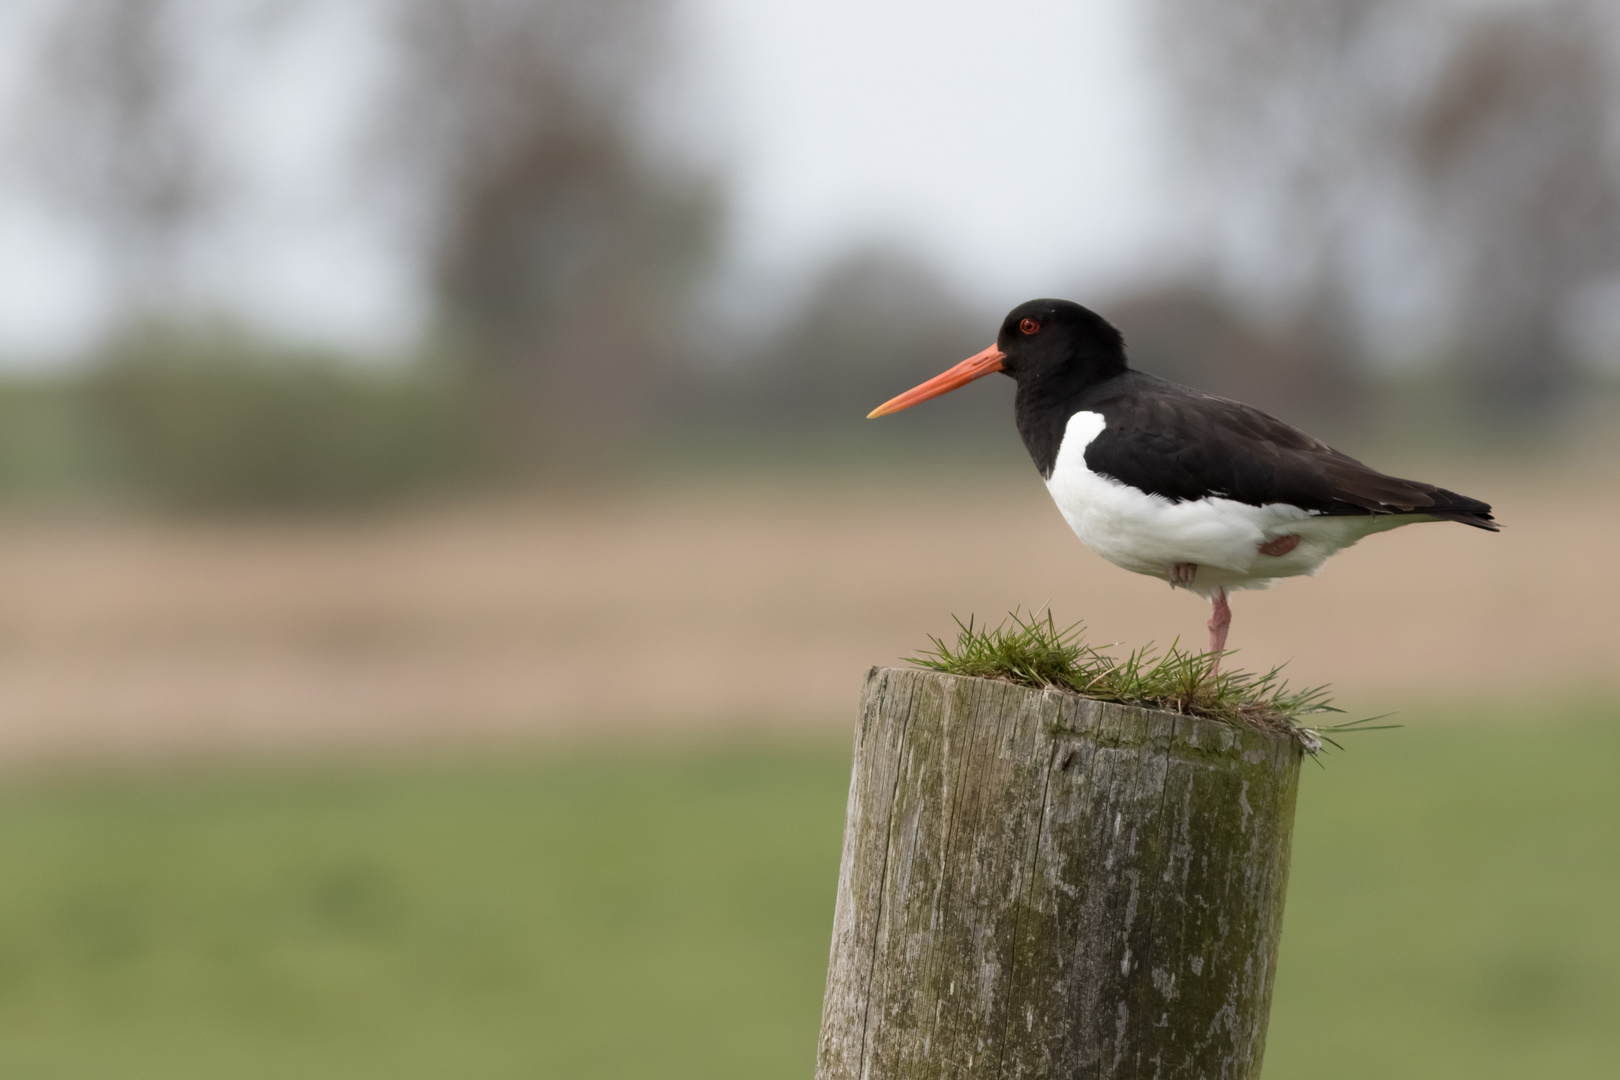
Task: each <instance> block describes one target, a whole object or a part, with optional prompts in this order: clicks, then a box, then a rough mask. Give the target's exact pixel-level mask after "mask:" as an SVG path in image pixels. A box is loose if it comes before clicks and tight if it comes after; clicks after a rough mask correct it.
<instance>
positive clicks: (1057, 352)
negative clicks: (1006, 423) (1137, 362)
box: [867, 300, 1125, 419]
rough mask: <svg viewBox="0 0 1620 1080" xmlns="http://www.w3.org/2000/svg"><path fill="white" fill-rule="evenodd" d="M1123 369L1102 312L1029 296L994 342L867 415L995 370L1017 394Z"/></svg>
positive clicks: (1090, 380) (1119, 343) (1044, 392)
mask: <svg viewBox="0 0 1620 1080" xmlns="http://www.w3.org/2000/svg"><path fill="white" fill-rule="evenodd" d="M1124 370H1125V343H1124V341H1123V340H1122V339H1121V338H1120V336H1119V331H1118V330H1115V329H1114V328H1113V327H1112V326H1110V325H1109V324H1108V320H1106V319H1104V318H1103V317H1102V316H1101V315H1098V314H1097V313H1096V312H1094V311H1091V310H1089V309H1087V308H1083V307H1081V306H1080V305H1079V304H1076V303H1073V302H1071V301H1068V300H1030V301H1027V302H1025V303H1022V304H1019V305H1018V306H1017V307H1015V308H1013V309H1012V311H1011V312H1010V313H1009V314H1008V315H1007V318H1006V319H1005V320H1004V321H1003V322H1002V324H1001V333H1000V334H998V335H997V336H996V343H995V344H994V345H992V346H990V347H989V348H988V349H985V350H984V351H983V352H981V353H978V354H976V355H974V356H970V357H968V358H967V359H966V360H964V361H962V362H961V363H960V364H957V365H956V366H955V367H953V368H951V369H950V370H949V371H946V372H944V373H942V374H940V375H936V376H934V377H933V378H932V379H929V380H928V381H927V382H925V383H923V384H922V385H920V386H915V387H913V388H911V389H910V390H907V391H906V392H905V393H903V394H901V395H900V396H899V397H896V398H891V399H890V400H889V401H886V402H884V403H883V404H882V405H879V406H878V407H877V408H876V409H873V410H872V411H871V412H870V413H869V414H867V418H868V419H870V418H872V417H874V416H884V415H886V414H888V413H892V412H899V411H900V410H901V409H909V408H911V407H912V406H913V405H916V404H919V403H921V402H924V401H927V400H928V399H929V398H933V397H938V396H939V395H941V394H945V393H949V392H950V391H952V390H955V389H956V388H957V387H959V386H966V385H967V384H968V383H970V382H972V381H973V380H974V379H981V378H983V377H984V376H986V375H989V374H991V373H992V372H996V371H1000V372H1003V373H1004V374H1007V375H1010V376H1012V377H1013V378H1014V379H1016V380H1017V381H1018V395H1019V398H1020V399H1021V400H1022V399H1025V398H1026V397H1033V398H1037V399H1038V398H1055V397H1057V396H1059V395H1074V394H1077V393H1079V392H1080V391H1082V390H1084V389H1085V388H1086V387H1088V386H1091V385H1093V384H1095V383H1099V382H1101V381H1102V380H1104V379H1108V378H1112V377H1113V376H1115V375H1118V374H1120V373H1121V372H1123V371H1124Z"/></svg>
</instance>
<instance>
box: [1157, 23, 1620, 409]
mask: <svg viewBox="0 0 1620 1080" xmlns="http://www.w3.org/2000/svg"><path fill="white" fill-rule="evenodd" d="M1156 11H1157V16H1158V20H1157V26H1158V28H1159V32H1160V36H1161V40H1162V42H1163V43H1164V45H1165V48H1166V52H1167V55H1168V57H1169V60H1170V63H1169V65H1168V70H1169V71H1170V73H1171V74H1170V85H1171V88H1172V98H1173V101H1174V102H1175V104H1176V107H1177V111H1178V114H1179V115H1180V117H1181V119H1182V121H1183V122H1184V124H1185V128H1186V130H1187V132H1188V134H1189V136H1190V137H1189V139H1188V145H1189V146H1190V147H1191V149H1192V151H1193V154H1194V156H1195V158H1196V160H1197V161H1199V162H1200V163H1201V168H1199V169H1197V170H1194V174H1195V175H1196V176H1197V177H1198V179H1199V181H1200V182H1203V183H1204V184H1205V194H1206V196H1207V198H1208V201H1209V203H1208V206H1207V207H1205V210H1204V212H1205V216H1206V218H1207V219H1208V220H1210V221H1212V222H1213V223H1214V226H1215V228H1216V231H1217V233H1218V236H1219V241H1218V246H1219V247H1220V248H1221V250H1222V254H1223V257H1224V259H1225V261H1226V265H1227V266H1228V268H1229V270H1230V272H1231V273H1232V276H1233V277H1235V278H1238V279H1241V280H1243V281H1245V282H1247V283H1249V284H1250V285H1251V286H1252V287H1254V288H1256V289H1257V291H1259V292H1261V293H1263V294H1265V295H1267V296H1269V297H1271V298H1272V299H1273V301H1274V302H1276V303H1280V306H1281V307H1282V308H1284V309H1285V310H1288V311H1292V312H1294V314H1293V315H1292V316H1290V319H1291V321H1292V322H1293V323H1294V325H1296V326H1299V327H1304V328H1305V329H1306V330H1307V331H1308V336H1310V337H1313V338H1315V339H1316V340H1317V341H1319V342H1321V343H1323V345H1324V346H1325V347H1324V348H1323V349H1322V350H1321V353H1322V355H1324V356H1326V357H1327V358H1328V359H1329V362H1330V364H1329V366H1331V365H1332V364H1342V363H1343V362H1344V361H1345V360H1347V359H1349V358H1354V357H1358V356H1359V357H1360V358H1362V359H1365V358H1367V356H1368V355H1369V354H1370V353H1372V352H1374V351H1376V350H1378V349H1384V350H1386V351H1390V350H1392V345H1391V342H1390V341H1389V340H1388V336H1389V334H1388V327H1387V326H1383V325H1380V324H1381V322H1385V321H1387V319H1386V317H1387V316H1388V315H1389V313H1390V312H1391V311H1392V310H1399V309H1402V308H1405V309H1413V308H1416V309H1419V311H1420V313H1421V314H1420V316H1419V320H1421V321H1426V322H1428V323H1429V324H1431V326H1430V327H1428V328H1423V330H1422V332H1418V331H1411V327H1412V325H1413V322H1414V321H1415V320H1412V319H1410V318H1409V319H1408V320H1407V323H1406V327H1407V329H1408V330H1409V331H1411V332H1409V333H1408V336H1409V337H1423V338H1434V339H1439V340H1440V343H1441V344H1440V348H1441V350H1442V351H1443V352H1448V353H1450V354H1452V355H1453V356H1454V357H1455V360H1456V363H1455V365H1454V370H1456V371H1457V372H1458V374H1459V375H1461V376H1463V377H1464V378H1465V379H1466V380H1467V382H1468V385H1469V386H1470V387H1471V388H1472V389H1473V390H1474V391H1475V393H1476V399H1477V400H1479V401H1480V402H1482V403H1485V404H1487V405H1490V406H1492V407H1493V408H1498V409H1501V408H1505V407H1507V406H1510V405H1511V406H1514V407H1515V408H1522V407H1523V406H1524V405H1525V404H1527V403H1534V402H1540V403H1542V404H1551V403H1553V402H1556V401H1558V400H1559V399H1561V398H1564V397H1567V396H1568V395H1569V394H1570V392H1571V391H1572V389H1573V386H1574V382H1575V379H1576V375H1577V368H1576V366H1575V365H1574V364H1573V363H1572V362H1571V359H1570V357H1569V355H1568V349H1567V348H1566V346H1565V345H1564V344H1563V340H1564V338H1563V336H1562V335H1561V334H1560V332H1559V324H1560V320H1561V318H1562V313H1563V312H1564V311H1565V309H1566V308H1567V305H1568V304H1569V303H1570V301H1571V300H1572V298H1573V297H1574V295H1575V294H1576V293H1577V292H1578V291H1579V290H1581V289H1582V288H1583V287H1585V286H1588V285H1590V284H1592V283H1593V282H1594V281H1595V280H1597V279H1600V278H1602V277H1604V276H1606V275H1611V274H1613V273H1615V272H1616V269H1617V268H1620V171H1617V168H1616V156H1615V135H1616V130H1617V127H1620V98H1617V96H1616V95H1617V86H1616V66H1617V64H1616V49H1615V38H1616V35H1615V28H1616V27H1615V22H1614V19H1613V16H1612V14H1611V13H1608V12H1607V11H1606V10H1605V9H1604V8H1602V7H1600V6H1599V5H1598V4H1596V3H1593V2H1590V0H1541V2H1539V3H1537V4H1534V5H1515V6H1514V7H1512V8H1509V9H1501V8H1494V7H1483V8H1482V7H1473V6H1467V7H1465V6H1460V5H1456V4H1453V3H1448V2H1446V0H1260V2H1247V0H1246V2H1243V3H1237V2H1231V0H1229V2H1227V3H1219V4H1209V3H1204V2H1199V0H1158V2H1157V7H1156ZM1279 298H1280V300H1279ZM1433 327H1440V328H1442V329H1441V330H1440V331H1439V332H1434V331H1433V329H1432V328H1433ZM1381 336H1382V337H1383V338H1384V340H1380V337H1381Z"/></svg>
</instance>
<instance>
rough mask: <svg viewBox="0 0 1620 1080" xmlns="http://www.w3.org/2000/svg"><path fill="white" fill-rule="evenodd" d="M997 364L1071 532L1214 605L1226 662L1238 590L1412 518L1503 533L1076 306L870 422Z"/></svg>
mask: <svg viewBox="0 0 1620 1080" xmlns="http://www.w3.org/2000/svg"><path fill="white" fill-rule="evenodd" d="M996 371H999V372H1002V373H1003V374H1005V375H1010V376H1011V377H1012V378H1013V379H1014V380H1015V381H1016V382H1017V383H1018V392H1017V397H1016V399H1015V405H1014V413H1015V416H1016V418H1017V421H1018V433H1019V434H1020V435H1022V436H1023V439H1024V446H1025V447H1027V448H1028V449H1029V456H1030V457H1031V458H1033V459H1034V460H1035V467H1036V468H1037V469H1039V470H1040V472H1041V476H1042V477H1043V478H1044V479H1045V480H1046V487H1047V490H1048V491H1050V492H1051V494H1052V499H1053V501H1054V502H1056V503H1057V507H1058V509H1059V510H1060V511H1062V513H1063V517H1064V518H1065V519H1066V520H1067V521H1068V523H1069V526H1070V528H1072V529H1074V531H1075V534H1076V535H1077V536H1079V537H1080V540H1081V542H1082V543H1084V544H1085V545H1086V546H1087V547H1089V548H1091V549H1092V550H1093V551H1095V552H1097V554H1099V555H1101V556H1102V557H1103V558H1105V559H1107V560H1108V561H1109V562H1111V563H1113V564H1114V565H1116V566H1121V567H1124V568H1125V569H1126V570H1130V571H1133V572H1135V573H1138V574H1147V575H1148V576H1150V577H1156V578H1162V579H1164V580H1165V581H1168V582H1169V583H1170V586H1171V588H1182V589H1188V590H1190V591H1192V592H1194V593H1197V594H1199V595H1200V596H1203V597H1204V598H1205V599H1207V600H1209V601H1210V602H1211V604H1212V606H1213V609H1214V610H1213V614H1212V615H1211V616H1210V620H1209V648H1210V651H1211V652H1213V653H1215V654H1216V658H1217V659H1216V663H1217V664H1218V663H1219V656H1220V654H1221V652H1222V651H1223V650H1224V649H1225V648H1226V634H1227V629H1228V627H1230V625H1231V622H1232V610H1231V607H1230V605H1229V604H1228V602H1227V594H1228V593H1230V592H1232V591H1234V590H1237V589H1263V588H1265V587H1267V586H1268V585H1269V584H1271V582H1272V580H1274V579H1276V578H1284V577H1295V576H1298V575H1301V574H1314V573H1316V571H1317V570H1318V569H1320V568H1321V566H1322V564H1323V563H1325V562H1326V561H1327V560H1328V559H1329V558H1330V557H1332V556H1333V555H1335V554H1337V553H1338V552H1340V551H1342V550H1343V549H1345V548H1347V547H1349V546H1350V545H1351V544H1354V543H1355V542H1356V541H1357V540H1360V539H1361V538H1362V537H1364V536H1368V535H1371V534H1372V533H1375V532H1383V531H1384V530H1386V529H1393V528H1395V527H1397V526H1399V525H1411V524H1413V523H1415V522H1419V521H1458V522H1461V523H1462V524H1464V525H1472V526H1474V527H1475V528H1479V529H1489V530H1491V531H1492V532H1495V531H1496V530H1497V528H1498V526H1497V524H1496V523H1495V522H1494V521H1493V520H1492V518H1491V508H1490V506H1489V505H1487V504H1486V503H1483V502H1480V501H1479V500H1478V499H1470V498H1468V497H1467V496H1466V495H1458V494H1457V493H1456V492H1453V491H1447V490H1446V489H1445V488H1441V487H1436V486H1435V485H1433V484H1425V483H1422V482H1420V481H1417V480H1400V479H1397V478H1396V477H1393V476H1386V475H1384V474H1383V473H1381V472H1377V471H1375V470H1373V469H1369V468H1368V467H1367V466H1365V465H1363V464H1362V463H1361V462H1359V461H1357V460H1356V459H1355V458H1352V457H1349V456H1348V455H1346V454H1341V453H1340V452H1339V451H1337V450H1335V449H1333V448H1332V447H1331V446H1328V445H1327V444H1326V443H1323V442H1321V441H1320V440H1318V439H1314V438H1312V437H1311V436H1309V435H1307V434H1305V433H1304V432H1303V431H1300V430H1299V429H1298V428H1296V427H1293V426H1291V425H1289V424H1285V423H1283V422H1282V421H1281V420H1278V419H1276V418H1275V417H1272V416H1269V415H1267V414H1266V413H1263V412H1261V411H1260V410H1259V409H1255V408H1251V407H1250V406H1248V405H1244V404H1241V403H1239V402H1236V401H1229V400H1227V399H1225V398H1219V397H1215V396H1213V395H1211V394H1204V393H1200V392H1199V391H1197V390H1192V389H1189V388H1188V387H1185V386H1178V385H1176V384H1175V383H1172V382H1167V381H1166V380H1164V379H1160V378H1157V377H1155V376H1153V375H1149V374H1146V373H1145V372H1140V371H1133V370H1131V369H1130V367H1129V366H1127V364H1126V362H1125V343H1124V339H1123V338H1122V337H1121V336H1120V333H1119V331H1118V330H1116V329H1114V327H1113V326H1112V325H1110V324H1109V323H1108V322H1107V320H1105V319H1103V318H1102V316H1100V315H1098V314H1096V313H1095V312H1093V311H1090V310H1089V309H1087V308H1084V307H1081V306H1080V305H1079V304H1075V303H1071V302H1070V301H1068V300H1031V301H1029V302H1028V303H1026V304H1021V305H1019V306H1018V307H1016V308H1014V309H1013V310H1012V312H1011V313H1010V314H1009V315H1008V316H1007V318H1006V321H1005V322H1003V323H1002V324H1001V332H1000V334H998V335H997V337H996V343H995V344H994V345H992V346H990V347H989V348H988V349H985V350H984V351H983V352H981V353H978V354H977V355H974V356H971V357H969V358H968V359H966V360H964V361H962V362H961V363H960V364H957V365H956V366H955V367H953V368H951V369H950V370H949V371H947V372H945V373H943V374H941V375H937V376H935V377H934V378H932V379H929V380H928V381H927V382H925V383H923V384H922V385H920V386H917V387H915V388H913V389H911V390H908V391H906V392H905V393H904V394H901V395H900V396H899V397H896V398H893V399H891V400H889V401H886V402H884V403H883V404H882V405H880V406H878V407H877V408H876V409H874V410H872V412H871V413H870V414H869V416H868V418H869V419H870V418H871V417H877V416H883V415H886V414H888V413H892V412H899V411H900V410H901V409H909V408H911V406H913V405H916V404H918V403H920V402H923V401H927V400H928V399H929V398H932V397H938V396H939V395H940V394H944V393H948V392H950V391H952V390H955V389H957V388H958V387H960V386H965V385H966V384H968V383H970V382H972V381H973V380H975V379H979V378H983V377H984V376H986V375H989V374H990V373H992V372H996Z"/></svg>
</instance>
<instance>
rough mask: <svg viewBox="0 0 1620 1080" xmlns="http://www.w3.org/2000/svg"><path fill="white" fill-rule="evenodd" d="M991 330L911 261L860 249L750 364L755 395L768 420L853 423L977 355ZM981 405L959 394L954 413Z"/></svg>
mask: <svg viewBox="0 0 1620 1080" xmlns="http://www.w3.org/2000/svg"><path fill="white" fill-rule="evenodd" d="M995 328H996V323H995V321H994V319H993V318H975V317H974V313H973V311H972V310H971V309H970V308H968V307H967V306H966V305H965V304H964V303H963V302H962V299H961V298H960V297H959V296H958V295H956V293H955V292H954V290H952V289H951V288H950V287H949V286H948V285H947V284H946V283H945V282H943V281H942V280H940V278H939V277H938V276H937V275H935V274H934V273H932V272H931V271H930V270H929V269H928V268H927V267H926V266H924V265H923V264H922V263H921V262H919V261H918V260H916V259H915V258H912V257H910V256H908V255H907V254H905V253H904V252H901V251H895V250H893V249H889V248H882V247H869V248H861V249H857V250H854V251H851V252H849V253H847V254H845V255H844V256H843V257H841V258H839V259H836V260H834V261H833V262H832V263H831V264H829V265H828V266H827V267H826V268H825V269H824V270H823V271H822V272H821V274H820V275H819V277H818V278H817V279H816V280H815V282H814V283H813V284H812V286H811V288H810V291H809V293H808V294H807V295H806V297H805V299H804V301H803V303H802V304H801V305H800V307H799V308H798V310H797V312H796V313H795V314H794V316H793V317H792V319H790V320H789V322H788V323H787V324H786V325H785V326H784V327H783V328H782V329H781V330H780V331H779V332H778V333H777V334H776V335H775V337H774V338H773V340H771V341H770V342H769V343H768V344H767V346H766V347H765V349H764V350H763V355H761V356H760V357H758V358H757V367H758V375H759V377H760V383H761V385H760V387H759V390H758V391H757V392H758V394H759V396H760V398H761V399H762V400H761V404H763V405H765V406H766V409H767V411H768V412H769V413H770V415H771V416H772V417H773V419H777V420H780V419H792V420H797V421H811V422H819V423H826V422H827V421H829V420H841V421H848V422H852V423H858V422H859V421H860V420H861V419H862V418H864V417H865V416H866V414H867V413H868V412H870V411H871V410H872V409H875V408H876V407H877V406H878V405H879V404H881V403H882V402H884V401H887V400H888V399H889V398H891V397H894V396H895V395H896V394H898V393H900V392H901V391H902V390H905V389H907V388H909V387H911V386H912V385H914V384H916V383H919V382H921V381H922V380H923V379H926V378H929V377H931V376H933V375H937V374H939V372H941V371H944V370H945V369H946V368H948V367H950V366H951V365H952V364H954V363H956V362H957V361H959V360H962V359H964V358H966V357H968V356H970V355H971V354H973V353H976V352H978V351H979V350H980V349H982V348H984V347H985V345H987V344H989V343H990V341H991V340H992V339H993V338H994V337H995ZM983 400H986V399H984V398H982V397H981V396H979V395H963V396H961V397H959V398H957V399H953V400H952V402H951V404H953V405H960V403H961V402H964V401H965V402H970V403H971V402H979V401H983ZM940 407H941V408H943V407H944V402H941V403H940ZM935 411H936V412H937V411H938V410H937V409H936V410H935Z"/></svg>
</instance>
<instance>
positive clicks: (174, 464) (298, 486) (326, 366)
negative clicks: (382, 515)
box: [85, 322, 485, 509]
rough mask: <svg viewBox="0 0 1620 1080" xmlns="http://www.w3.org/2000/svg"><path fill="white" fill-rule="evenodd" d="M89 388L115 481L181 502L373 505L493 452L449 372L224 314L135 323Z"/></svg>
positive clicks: (190, 505)
mask: <svg viewBox="0 0 1620 1080" xmlns="http://www.w3.org/2000/svg"><path fill="white" fill-rule="evenodd" d="M85 388H86V398H87V400H88V403H89V406H90V409H91V410H92V417H93V419H94V421H95V424H96V430H97V432H98V433H99V434H100V437H101V438H100V442H101V444H102V445H103V447H104V451H105V452H106V453H107V455H108V457H110V459H111V464H110V465H109V471H110V472H112V473H113V475H112V476H111V477H110V479H111V480H113V481H114V482H116V483H118V484H120V485H122V486H125V487H129V488H133V489H134V490H135V491H137V492H138V493H140V494H142V495H144V496H147V497H148V498H150V499H153V500H155V501H156V502H158V503H160V504H163V505H167V506H172V507H179V508H186V509H241V508H274V509H307V508H334V507H349V506H364V505H370V504H375V503H378V502H382V501H386V500H389V499H396V498H399V497H402V496H407V495H411V494H414V493H418V492H421V491H423V490H431V489H435V488H443V487H446V486H449V485H454V484H457V483H465V482H466V481H467V479H468V478H469V476H470V475H471V474H474V473H475V472H477V471H478V470H479V468H480V467H481V466H482V465H483V464H484V462H483V455H484V453H485V448H484V446H483V445H482V443H481V439H480V434H479V429H478V426H477V424H476V423H475V422H474V417H473V413H472V408H471V403H470V401H469V399H468V396H467V395H466V393H465V392H464V390H463V388H462V387H461V386H460V385H459V384H458V383H457V382H456V381H455V380H454V379H453V378H450V377H448V376H447V373H445V372H443V371H435V370H432V369H418V370H413V371H398V370H387V369H385V370H376V369H366V368H363V367H360V366H358V365H355V364H352V363H345V362H344V360H343V359H342V358H341V357H336V356H332V355H329V354H324V353H320V352H315V351H311V350H308V349H292V348H288V347H286V346H281V345H276V344H274V343H270V342H265V341H262V340H259V339H256V338H253V337H251V336H248V335H246V334H244V333H242V332H241V331H240V330H238V329H236V328H233V327H230V326H228V325H221V324H212V325H199V324H197V323H195V322H187V323H184V324H178V325H176V324H163V323H159V322H148V323H146V324H143V325H142V326H139V327H132V328H130V329H129V330H128V331H126V332H125V333H124V334H122V335H120V337H119V338H118V339H117V341H116V342H115V343H114V344H113V345H112V346H111V347H110V350H109V355H108V356H107V358H106V362H105V363H103V364H102V365H100V366H98V367H97V368H95V369H94V370H92V371H91V372H90V373H89V374H88V376H87V377H86V381H85Z"/></svg>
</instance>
